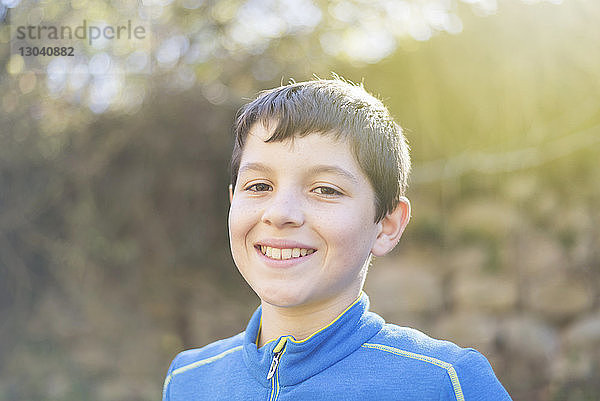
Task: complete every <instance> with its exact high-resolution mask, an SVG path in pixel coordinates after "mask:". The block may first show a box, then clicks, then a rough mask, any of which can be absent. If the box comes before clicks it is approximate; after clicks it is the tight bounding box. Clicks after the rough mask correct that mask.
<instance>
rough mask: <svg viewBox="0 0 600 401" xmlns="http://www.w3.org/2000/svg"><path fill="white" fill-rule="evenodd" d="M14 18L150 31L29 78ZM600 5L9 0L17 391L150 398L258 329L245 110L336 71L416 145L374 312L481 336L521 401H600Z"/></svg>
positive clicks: (30, 396)
mask: <svg viewBox="0 0 600 401" xmlns="http://www.w3.org/2000/svg"><path fill="white" fill-rule="evenodd" d="M17 12H19V13H23V14H22V15H26V16H28V17H27V18H29V21H30V22H31V21H34V22H35V23H38V24H44V23H47V24H61V23H63V24H67V23H69V24H75V23H78V22H80V21H81V20H82V18H87V19H89V20H90V21H92V20H94V21H104V22H105V23H115V24H116V23H117V21H120V20H121V19H123V17H127V18H128V16H133V17H135V18H138V19H141V20H144V21H146V22H147V23H148V24H150V26H151V27H152V32H151V41H150V46H148V47H147V48H145V49H142V50H140V49H136V48H132V47H131V46H130V47H127V46H117V45H116V44H112V43H106V42H101V43H98V44H97V45H95V46H86V47H84V48H83V50H82V53H81V54H79V57H78V58H77V59H76V60H75V61H73V63H72V64H61V63H60V62H57V61H55V60H53V58H51V57H49V58H40V60H39V61H40V63H41V66H42V71H41V72H37V73H36V72H32V71H29V70H28V69H27V68H26V66H25V64H24V63H23V59H22V58H21V57H20V56H19V55H18V54H16V53H15V51H14V50H11V46H10V29H9V25H10V17H11V14H12V13H17ZM598 21H600V3H599V2H598V1H596V0H564V1H561V0H551V1H543V0H376V1H367V0H335V1H323V0H219V1H216V0H152V1H150V0H149V1H144V2H139V1H134V0H129V1H110V0H105V1H101V0H71V1H19V0H0V401H7V400H11V401H12V400H64V401H70V400H73V401H75V400H76V401H83V400H94V401H104V400H106V401H123V400H132V401H135V400H158V399H160V396H161V388H162V382H163V379H164V375H165V373H166V370H167V368H168V365H169V363H170V361H171V359H172V358H173V357H174V355H175V354H176V353H177V352H179V351H181V350H183V349H186V348H191V347H199V346H202V345H205V344H207V343H208V342H211V341H214V340H216V339H219V338H223V337H228V336H231V335H233V334H236V333H237V332H239V331H242V330H243V329H244V328H245V325H246V322H247V320H248V319H249V317H250V315H251V313H252V312H253V311H254V309H255V308H256V306H257V305H258V302H259V300H258V298H257V297H256V296H255V295H254V294H253V293H252V291H251V290H250V289H249V287H248V286H247V285H246V284H245V283H244V281H243V280H242V278H241V277H240V276H239V274H238V273H237V270H236V268H235V266H234V264H233V261H232V258H231V255H230V252H229V243H228V236H227V212H228V198H227V185H228V184H229V181H228V180H229V171H228V163H229V157H230V152H231V148H232V132H231V131H232V129H231V127H232V123H233V119H234V116H235V112H236V110H237V109H238V108H239V107H240V106H241V105H242V104H243V103H245V102H246V101H247V100H249V99H251V98H253V97H254V96H255V95H256V93H257V92H258V91H259V90H260V89H265V88H270V87H274V86H278V85H279V84H281V83H287V82H288V81H289V80H290V79H292V78H293V79H295V80H297V81H300V80H306V79H311V78H312V77H313V75H317V76H319V77H321V78H329V77H331V72H332V71H333V72H336V73H338V74H340V75H342V76H343V77H345V78H347V79H349V80H352V81H354V82H364V85H365V87H366V88H367V89H368V90H369V91H371V92H372V93H374V94H375V95H377V96H378V97H380V98H381V99H382V100H383V101H384V102H385V103H386V104H387V105H388V106H389V108H390V110H391V112H392V114H393V115H394V116H395V117H396V119H397V120H398V122H399V123H400V124H401V125H402V126H403V127H404V128H405V129H406V134H407V137H408V139H409V141H410V144H411V148H412V158H413V162H414V173H413V175H412V183H411V187H410V191H409V194H408V196H409V198H410V199H411V202H412V206H413V218H412V221H411V223H410V224H409V226H408V229H407V231H406V233H405V235H404V238H403V240H402V241H401V243H400V246H399V247H398V248H397V249H396V250H394V252H393V253H392V254H391V255H388V256H386V257H384V258H380V259H378V260H376V261H375V263H374V265H373V267H372V268H371V272H370V273H369V278H368V280H367V286H366V292H367V293H368V294H369V295H370V297H371V301H372V309H373V310H375V311H377V312H379V313H380V314H381V315H382V316H384V317H385V318H386V319H387V320H388V321H390V322H393V323H396V324H400V325H408V326H414V327H417V328H419V329H420V330H422V331H424V332H426V333H427V334H429V335H431V336H434V337H438V338H444V339H451V340H452V341H455V342H457V343H458V344H460V345H462V346H470V347H474V348H477V349H479V350H480V351H481V352H483V353H484V354H485V355H486V356H488V358H489V360H490V362H491V363H492V365H493V367H494V369H495V371H496V374H497V375H498V377H499V378H500V380H501V381H502V383H503V384H504V385H505V387H506V388H507V389H508V390H509V392H510V393H511V395H512V396H513V398H514V399H515V400H528V401H529V400H532V401H536V400H539V401H545V400H577V401H583V400H598V399H600V246H599V245H600V208H599V207H598V206H599V205H600V169H599V168H598V166H599V165H598V163H599V156H600V24H598ZM131 66H133V67H131ZM136 68H137V70H136ZM148 71H149V73H148ZM75 72H76V73H75Z"/></svg>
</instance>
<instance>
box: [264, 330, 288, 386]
mask: <svg viewBox="0 0 600 401" xmlns="http://www.w3.org/2000/svg"><path fill="white" fill-rule="evenodd" d="M286 342H287V337H282V338H281V340H279V342H278V343H277V345H276V346H275V348H273V354H274V355H273V360H272V361H271V367H269V373H267V380H271V378H272V377H273V375H274V374H275V371H276V370H277V366H278V365H279V358H281V354H283V347H285V343H286Z"/></svg>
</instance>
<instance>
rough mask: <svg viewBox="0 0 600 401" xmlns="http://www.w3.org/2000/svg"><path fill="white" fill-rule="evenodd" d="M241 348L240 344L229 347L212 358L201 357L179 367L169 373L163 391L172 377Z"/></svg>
mask: <svg viewBox="0 0 600 401" xmlns="http://www.w3.org/2000/svg"><path fill="white" fill-rule="evenodd" d="M241 349H242V346H241V345H238V346H237V347H233V348H230V349H228V350H226V351H223V352H221V353H220V354H217V355H215V356H211V357H210V358H206V359H201V360H199V361H196V362H194V363H190V364H189V365H185V366H182V367H180V368H177V369H175V370H173V371H172V372H171V374H169V375H168V376H167V378H166V379H165V384H164V385H163V391H164V390H165V389H166V388H167V386H168V385H169V383H170V382H171V379H173V377H175V376H176V375H178V374H180V373H183V372H187V371H188V370H192V369H195V368H197V367H200V366H203V365H206V364H209V363H212V362H214V361H217V360H219V359H221V358H223V357H224V356H227V355H229V354H231V353H233V352H236V351H239V350H241Z"/></svg>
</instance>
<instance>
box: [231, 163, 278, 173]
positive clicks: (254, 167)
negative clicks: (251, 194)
mask: <svg viewBox="0 0 600 401" xmlns="http://www.w3.org/2000/svg"><path fill="white" fill-rule="evenodd" d="M246 171H262V172H265V173H272V172H273V169H272V168H271V167H268V166H265V165H264V164H262V163H246V164H244V165H242V166H241V167H240V169H239V171H238V175H242V173H244V172H246Z"/></svg>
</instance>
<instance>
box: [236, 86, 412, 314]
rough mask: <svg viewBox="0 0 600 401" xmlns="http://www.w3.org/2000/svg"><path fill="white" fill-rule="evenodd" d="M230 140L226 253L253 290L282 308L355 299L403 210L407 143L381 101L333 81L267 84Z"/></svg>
mask: <svg viewBox="0 0 600 401" xmlns="http://www.w3.org/2000/svg"><path fill="white" fill-rule="evenodd" d="M234 146H235V148H234V152H233V160H232V186H231V187H230V200H231V207H230V209H229V236H230V245H231V253H232V255H233V258H234V261H235V264H236V266H237V267H238V269H239V270H240V273H241V274H242V276H244V278H245V279H246V281H247V282H248V283H249V284H250V286H251V287H252V289H253V290H254V291H255V292H256V293H257V294H258V295H259V297H260V298H261V300H262V301H263V302H266V303H268V304H270V305H277V306H286V307H294V306H300V305H303V306H308V305H312V306H317V305H319V307H324V305H325V304H326V303H327V302H334V303H337V304H338V305H342V304H344V305H348V304H349V303H350V302H352V301H353V300H354V299H356V297H357V295H358V294H359V293H360V290H362V286H363V284H364V280H365V278H366V274H367V269H368V265H369V262H370V259H371V255H375V256H381V255H384V254H386V253H387V252H389V251H390V250H392V249H393V248H394V246H395V245H396V244H397V242H398V241H399V239H400V236H401V235H402V231H403V230H404V228H405V226H406V224H407V223H408V220H409V217H410V204H409V202H408V200H407V199H406V198H404V197H403V196H402V194H403V193H404V190H405V188H406V179H407V178H406V177H407V174H408V169H409V159H408V149H407V145H406V142H405V140H404V137H403V135H402V132H401V130H400V128H399V127H398V125H397V124H395V123H394V122H393V120H392V119H391V118H390V116H389V114H388V112H387V110H386V109H385V107H384V106H383V105H382V104H381V102H379V101H378V100H376V99H375V98H373V97H372V96H371V95H369V94H367V93H366V92H365V91H364V89H362V87H357V86H354V85H351V84H348V83H346V82H343V81H340V80H333V81H311V82H304V83H298V84H292V85H289V86H285V87H281V88H276V89H273V90H271V91H267V92H263V93H262V94H261V95H260V96H259V97H258V98H257V99H256V100H255V101H253V102H251V103H250V104H249V105H247V106H246V107H244V108H243V109H242V110H241V112H240V114H239V118H238V120H237V124H236V143H235V145H234ZM232 188H233V189H232Z"/></svg>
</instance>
